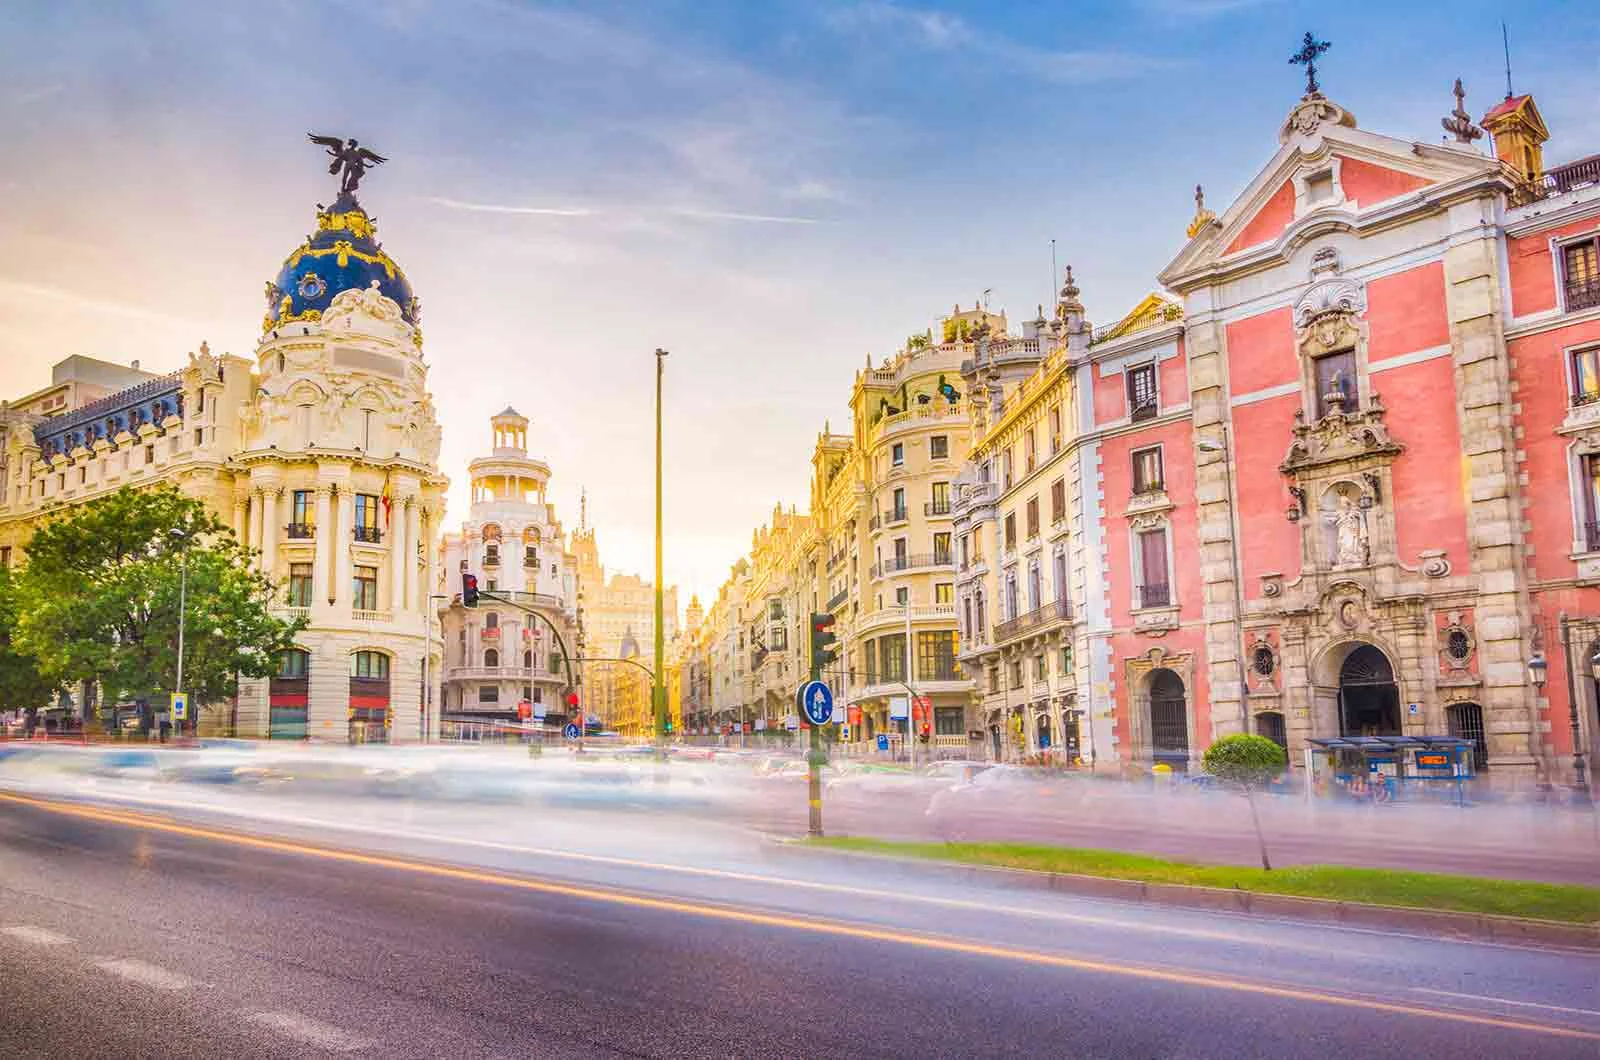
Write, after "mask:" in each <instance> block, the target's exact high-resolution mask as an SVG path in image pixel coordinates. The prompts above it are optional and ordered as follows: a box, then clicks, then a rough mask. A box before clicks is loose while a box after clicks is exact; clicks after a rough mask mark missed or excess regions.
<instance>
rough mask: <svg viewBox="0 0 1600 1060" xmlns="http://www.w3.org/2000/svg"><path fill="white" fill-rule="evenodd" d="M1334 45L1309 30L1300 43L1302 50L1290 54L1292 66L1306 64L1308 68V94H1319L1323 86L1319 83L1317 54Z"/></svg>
mask: <svg viewBox="0 0 1600 1060" xmlns="http://www.w3.org/2000/svg"><path fill="white" fill-rule="evenodd" d="M1331 47H1333V45H1332V44H1331V43H1329V42H1328V41H1325V40H1318V39H1317V38H1316V37H1315V36H1313V35H1312V33H1311V32H1310V31H1309V30H1308V31H1306V38H1305V40H1304V41H1302V42H1301V43H1300V50H1299V51H1297V52H1295V53H1294V54H1293V55H1291V56H1289V63H1290V65H1291V66H1302V65H1303V66H1304V67H1305V68H1306V95H1308V96H1315V95H1317V94H1318V93H1319V92H1320V91H1321V89H1322V86H1321V85H1319V84H1317V56H1319V55H1321V54H1322V53H1323V52H1325V51H1327V50H1328V49H1329V48H1331Z"/></svg>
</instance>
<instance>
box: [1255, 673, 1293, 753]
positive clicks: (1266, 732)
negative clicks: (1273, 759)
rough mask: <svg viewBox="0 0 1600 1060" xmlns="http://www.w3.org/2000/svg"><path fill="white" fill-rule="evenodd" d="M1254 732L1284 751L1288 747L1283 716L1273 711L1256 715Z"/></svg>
mask: <svg viewBox="0 0 1600 1060" xmlns="http://www.w3.org/2000/svg"><path fill="white" fill-rule="evenodd" d="M1257 650H1258V651H1259V650H1260V649H1257ZM1256 732H1257V733H1258V734H1260V735H1262V736H1265V737H1266V738H1267V739H1269V740H1271V741H1272V742H1273V743H1275V744H1277V745H1278V746H1279V747H1282V748H1284V749H1285V750H1287V749H1288V747H1289V737H1288V734H1287V733H1285V731H1284V727H1283V715H1282V714H1279V713H1278V712H1277V711H1275V710H1268V711H1263V712H1261V713H1260V714H1257V715H1256Z"/></svg>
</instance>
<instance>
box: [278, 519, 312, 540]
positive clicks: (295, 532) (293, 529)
mask: <svg viewBox="0 0 1600 1060" xmlns="http://www.w3.org/2000/svg"><path fill="white" fill-rule="evenodd" d="M283 529H284V531H285V532H286V533H287V534H288V535H289V536H290V537H291V538H293V539H295V540H302V541H309V540H310V539H311V538H313V537H316V536H317V527H316V524H314V523H290V524H289V525H288V526H286V527H284V528H283Z"/></svg>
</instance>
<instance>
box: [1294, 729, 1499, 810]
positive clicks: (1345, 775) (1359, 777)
mask: <svg viewBox="0 0 1600 1060" xmlns="http://www.w3.org/2000/svg"><path fill="white" fill-rule="evenodd" d="M1310 744H1311V746H1309V747H1307V748H1306V759H1307V763H1306V765H1307V774H1308V775H1309V776H1310V777H1311V778H1312V781H1313V784H1314V785H1315V786H1316V787H1317V789H1318V790H1322V791H1325V792H1326V793H1327V794H1331V795H1341V794H1342V795H1346V796H1349V797H1352V798H1370V799H1373V800H1376V801H1392V800H1398V799H1411V798H1426V799H1442V800H1445V801H1449V802H1455V803H1457V804H1462V805H1464V804H1465V803H1466V782H1467V781H1468V780H1470V779H1472V777H1473V776H1475V775H1476V764H1475V762H1474V754H1473V744H1472V741H1471V740H1463V739H1461V738H1459V737H1456V736H1339V737H1335V738H1332V739H1325V740H1312V741H1310Z"/></svg>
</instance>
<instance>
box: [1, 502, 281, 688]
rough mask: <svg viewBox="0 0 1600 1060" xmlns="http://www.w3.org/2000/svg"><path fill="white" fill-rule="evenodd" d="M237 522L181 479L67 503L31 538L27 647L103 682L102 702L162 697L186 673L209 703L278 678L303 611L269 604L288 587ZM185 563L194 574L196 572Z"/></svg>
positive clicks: (189, 684) (59, 670)
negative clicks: (294, 614) (255, 553)
mask: <svg viewBox="0 0 1600 1060" xmlns="http://www.w3.org/2000/svg"><path fill="white" fill-rule="evenodd" d="M249 561H250V553H249V551H248V550H247V549H245V548H244V547H243V546H242V545H241V544H240V543H239V541H238V539H237V538H236V537H235V536H234V533H233V530H232V529H231V528H230V527H228V526H226V525H225V524H223V523H222V522H221V521H220V520H219V519H217V518H216V516H214V515H213V514H212V513H211V512H210V511H209V510H208V509H207V508H206V506H205V505H204V504H203V503H201V502H200V501H198V500H195V499H193V498H190V497H185V496H184V495H183V494H181V493H180V492H178V490H177V489H176V488H175V487H172V486H170V485H167V486H161V487H158V488H156V489H149V490H134V489H126V488H125V489H121V490H118V491H117V492H115V493H112V494H109V495H107V496H105V497H101V498H98V499H96V500H94V501H91V502H89V503H88V504H84V505H79V506H76V507H73V508H70V509H66V510H64V511H62V512H61V513H60V514H59V515H58V516H57V517H56V518H54V519H53V520H51V521H50V522H48V523H46V524H45V525H44V526H42V527H40V528H39V529H38V530H37V531H36V532H35V533H34V536H33V539H32V540H31V541H30V542H29V544H28V565H27V567H26V568H25V569H24V574H23V578H22V581H23V592H22V598H23V605H24V610H23V613H22V615H21V618H20V619H19V621H18V623H17V637H16V640H17V644H18V646H19V648H20V649H21V650H23V651H26V652H29V653H31V654H32V655H34V656H35V657H36V658H37V659H38V660H39V666H40V670H41V671H42V672H43V673H44V675H45V676H46V677H47V678H49V679H51V680H54V681H57V682H61V683H67V682H72V681H78V680H94V681H97V682H99V685H100V688H101V690H102V702H107V703H109V702H113V701H116V700H119V699H121V700H127V699H143V698H148V699H151V700H153V701H157V702H159V701H160V699H161V698H163V695H164V693H165V692H167V691H170V690H171V689H172V688H173V683H174V681H175V679H176V676H177V654H178V650H177V649H178V600H179V595H180V580H186V582H187V587H186V590H185V592H184V594H183V595H184V599H185V602H184V608H183V610H184V664H183V684H184V688H185V690H186V691H188V692H189V693H190V695H191V697H192V699H193V700H194V702H196V703H198V704H204V703H213V702H217V701H219V700H222V699H226V698H227V697H229V696H232V695H234V694H235V693H236V692H237V690H238V678H239V677H240V676H246V677H266V676H269V675H270V674H271V673H272V671H273V667H274V665H275V663H276V660H277V657H278V655H279V654H280V653H282V652H283V651H285V650H287V649H288V648H290V647H291V646H292V645H293V643H294V635H295V634H296V633H297V632H299V631H300V630H301V629H302V628H303V627H304V620H303V619H295V620H293V621H286V620H283V619H279V618H277V617H275V616H274V615H273V614H272V613H271V611H270V608H271V606H272V604H273V603H274V601H275V600H276V599H277V589H276V587H275V586H274V585H273V584H272V582H271V581H270V579H268V578H267V577H266V576H265V575H263V574H261V573H260V572H258V571H256V570H254V569H253V568H252V567H251V566H250V562H249ZM185 570H186V571H187V573H186V574H185V573H184V572H185Z"/></svg>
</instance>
